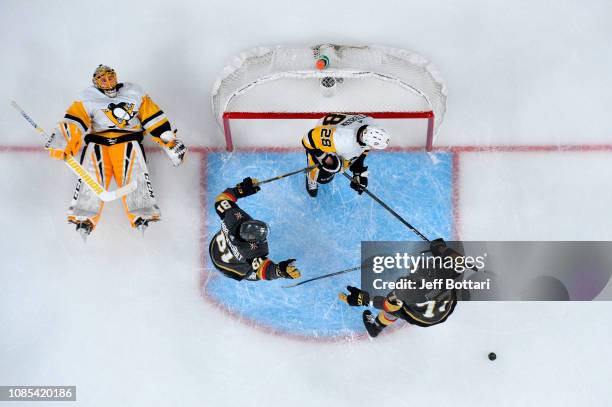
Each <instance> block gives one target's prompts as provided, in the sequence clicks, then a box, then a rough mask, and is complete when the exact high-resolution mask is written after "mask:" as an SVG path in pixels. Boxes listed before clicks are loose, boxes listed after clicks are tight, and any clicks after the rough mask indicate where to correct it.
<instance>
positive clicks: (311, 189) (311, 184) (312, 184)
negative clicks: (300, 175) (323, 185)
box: [306, 174, 319, 198]
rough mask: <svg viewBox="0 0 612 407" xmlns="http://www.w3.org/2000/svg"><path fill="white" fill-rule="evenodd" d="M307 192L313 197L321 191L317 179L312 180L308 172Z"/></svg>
mask: <svg viewBox="0 0 612 407" xmlns="http://www.w3.org/2000/svg"><path fill="white" fill-rule="evenodd" d="M306 192H308V195H310V196H311V197H313V198H316V197H317V193H318V192H319V184H318V183H317V181H311V180H310V177H309V176H308V174H307V175H306Z"/></svg>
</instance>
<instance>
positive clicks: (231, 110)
mask: <svg viewBox="0 0 612 407" xmlns="http://www.w3.org/2000/svg"><path fill="white" fill-rule="evenodd" d="M323 56H325V57H327V59H328V61H329V63H328V64H327V67H326V68H324V69H317V67H316V65H315V64H316V62H317V60H319V59H321V58H322V57H323ZM212 108H213V113H214V115H215V118H216V120H217V122H218V124H219V127H220V129H221V131H223V133H224V134H225V141H226V148H227V150H228V151H232V150H233V149H234V147H244V148H249V147H299V146H300V139H301V137H302V135H303V134H304V132H305V131H307V130H308V129H310V128H312V127H313V126H314V125H315V123H316V121H317V120H318V119H319V118H321V117H323V116H324V115H325V114H326V113H330V112H344V113H365V114H368V115H370V116H372V117H374V118H376V119H377V122H378V123H380V125H381V126H382V127H385V128H387V129H388V130H389V131H390V132H391V134H392V141H391V144H392V146H398V147H406V146H407V147H421V148H422V147H425V148H426V149H427V150H428V151H430V150H431V149H432V147H433V144H434V140H435V135H436V133H437V130H438V128H439V126H440V124H441V123H442V121H443V119H444V113H445V111H446V90H445V85H444V82H443V81H442V80H441V79H440V77H439V75H438V74H437V73H436V71H435V69H434V68H433V67H432V65H431V63H430V62H429V61H428V60H426V59H425V58H423V57H421V56H419V55H417V54H415V53H413V52H410V51H406V50H401V49H396V48H389V47H384V46H345V45H335V44H323V45H316V46H312V47H289V46H276V47H271V48H256V49H253V50H250V51H248V52H244V53H242V54H241V55H239V56H238V57H235V58H233V60H232V61H231V62H230V64H229V65H228V66H227V67H226V68H225V69H224V70H223V73H222V75H221V77H220V78H219V79H218V80H217V81H216V83H215V85H214V87H213V92H212Z"/></svg>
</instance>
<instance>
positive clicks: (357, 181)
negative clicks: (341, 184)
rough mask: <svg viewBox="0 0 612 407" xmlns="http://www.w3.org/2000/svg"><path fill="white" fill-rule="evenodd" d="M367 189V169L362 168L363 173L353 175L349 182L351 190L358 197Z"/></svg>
mask: <svg viewBox="0 0 612 407" xmlns="http://www.w3.org/2000/svg"><path fill="white" fill-rule="evenodd" d="M367 187H368V167H364V171H363V172H355V173H353V179H352V180H351V188H353V189H354V190H355V191H357V193H358V194H359V195H361V194H363V191H365V189H366V188H367Z"/></svg>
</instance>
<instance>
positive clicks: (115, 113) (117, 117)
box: [102, 102, 137, 129]
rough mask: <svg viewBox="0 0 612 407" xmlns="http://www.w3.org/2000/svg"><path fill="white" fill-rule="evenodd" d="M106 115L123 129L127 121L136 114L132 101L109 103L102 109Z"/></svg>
mask: <svg viewBox="0 0 612 407" xmlns="http://www.w3.org/2000/svg"><path fill="white" fill-rule="evenodd" d="M102 111H103V112H104V114H105V115H106V117H108V118H109V119H110V121H112V122H113V123H115V125H116V126H117V127H119V128H120V129H123V128H124V127H125V126H127V124H128V122H129V121H130V120H132V118H133V117H134V116H136V113H137V112H134V104H133V103H125V102H120V103H117V104H115V103H111V104H109V105H108V108H107V109H103V110H102Z"/></svg>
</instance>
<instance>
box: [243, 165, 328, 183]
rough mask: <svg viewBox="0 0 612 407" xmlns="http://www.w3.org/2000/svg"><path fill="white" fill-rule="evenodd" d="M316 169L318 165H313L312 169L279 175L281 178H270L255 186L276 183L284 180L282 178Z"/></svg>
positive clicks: (307, 168)
mask: <svg viewBox="0 0 612 407" xmlns="http://www.w3.org/2000/svg"><path fill="white" fill-rule="evenodd" d="M314 168H317V166H316V165H311V166H310V167H306V168H302V169H301V170H297V171H291V172H288V173H286V174H283V175H279V176H277V177H274V178H268V179H265V180H263V181H258V182H257V184H255V185H261V184H267V183H268V182H272V181H276V180H279V179H282V178H285V177H290V176H292V175H295V174H299V173H302V172H307V171H310V170H312V169H314Z"/></svg>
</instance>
